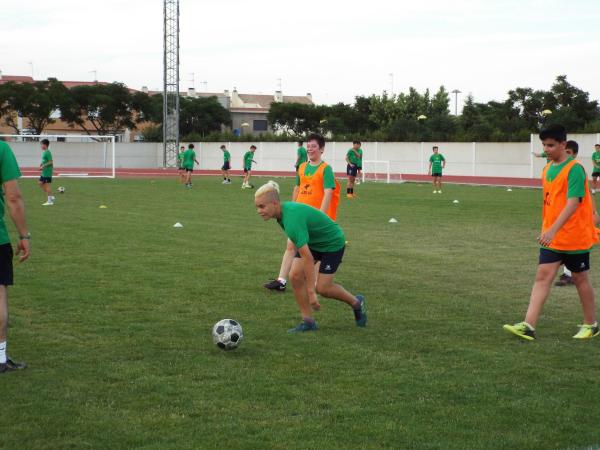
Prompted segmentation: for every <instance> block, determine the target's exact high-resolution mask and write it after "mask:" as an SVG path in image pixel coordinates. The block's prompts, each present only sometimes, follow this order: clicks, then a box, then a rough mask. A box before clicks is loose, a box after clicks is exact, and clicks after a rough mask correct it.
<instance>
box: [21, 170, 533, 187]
mask: <svg viewBox="0 0 600 450" xmlns="http://www.w3.org/2000/svg"><path fill="white" fill-rule="evenodd" d="M21 172H22V173H23V175H24V176H28V177H32V176H33V177H37V176H39V174H40V171H39V169H36V168H32V167H26V168H22V169H21ZM54 173H55V176H59V177H60V176H61V175H64V176H72V177H74V176H76V175H81V174H86V175H87V176H110V175H111V174H112V172H111V171H110V170H109V169H90V168H64V169H61V168H59V167H58V168H55V169H54ZM230 173H231V175H234V176H241V175H243V172H242V171H241V170H231V171H230ZM116 174H117V177H119V178H127V177H140V178H144V177H145V178H152V177H175V176H177V169H117V170H116ZM194 174H195V175H220V174H221V171H220V170H196V171H194ZM295 174H296V173H295V172H291V171H275V172H269V171H261V170H253V171H252V175H256V176H265V177H268V176H273V177H292V176H294V175H295ZM336 177H338V178H346V174H345V173H343V172H339V173H336ZM378 178H379V179H382V178H385V174H378ZM391 179H392V180H393V181H399V180H402V181H410V182H420V183H427V182H430V181H431V177H430V176H428V175H414V174H403V175H397V174H394V175H391ZM442 181H443V182H444V183H450V184H473V185H483V186H515V187H541V182H540V180H539V179H538V178H510V177H471V176H456V175H444V177H443V178H442Z"/></svg>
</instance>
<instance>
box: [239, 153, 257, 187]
mask: <svg viewBox="0 0 600 450" xmlns="http://www.w3.org/2000/svg"><path fill="white" fill-rule="evenodd" d="M255 151H256V145H251V146H250V150H249V151H247V152H246V153H244V181H243V182H242V189H252V187H253V186H252V185H251V184H250V175H251V174H252V163H256V161H254V159H253V158H254V152H255Z"/></svg>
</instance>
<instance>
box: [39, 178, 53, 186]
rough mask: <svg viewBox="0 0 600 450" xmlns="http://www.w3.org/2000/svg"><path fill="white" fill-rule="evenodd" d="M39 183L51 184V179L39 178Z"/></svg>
mask: <svg viewBox="0 0 600 450" xmlns="http://www.w3.org/2000/svg"><path fill="white" fill-rule="evenodd" d="M40 183H42V184H46V183H52V177H40Z"/></svg>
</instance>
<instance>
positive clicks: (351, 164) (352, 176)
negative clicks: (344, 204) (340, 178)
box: [346, 141, 360, 198]
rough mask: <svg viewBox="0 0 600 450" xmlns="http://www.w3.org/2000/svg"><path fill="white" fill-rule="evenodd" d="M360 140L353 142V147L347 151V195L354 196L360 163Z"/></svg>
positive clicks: (348, 196)
mask: <svg viewBox="0 0 600 450" xmlns="http://www.w3.org/2000/svg"><path fill="white" fill-rule="evenodd" d="M359 148H360V141H354V142H352V148H351V149H350V150H348V151H347V152H346V163H347V166H346V175H348V184H347V185H346V197H347V198H354V182H355V180H356V175H357V174H358V165H359V163H360V159H359V158H360V153H359V152H358V149H359Z"/></svg>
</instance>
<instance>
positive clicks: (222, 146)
mask: <svg viewBox="0 0 600 450" xmlns="http://www.w3.org/2000/svg"><path fill="white" fill-rule="evenodd" d="M219 148H221V149H223V148H227V147H225V146H224V145H221V147H219Z"/></svg>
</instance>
